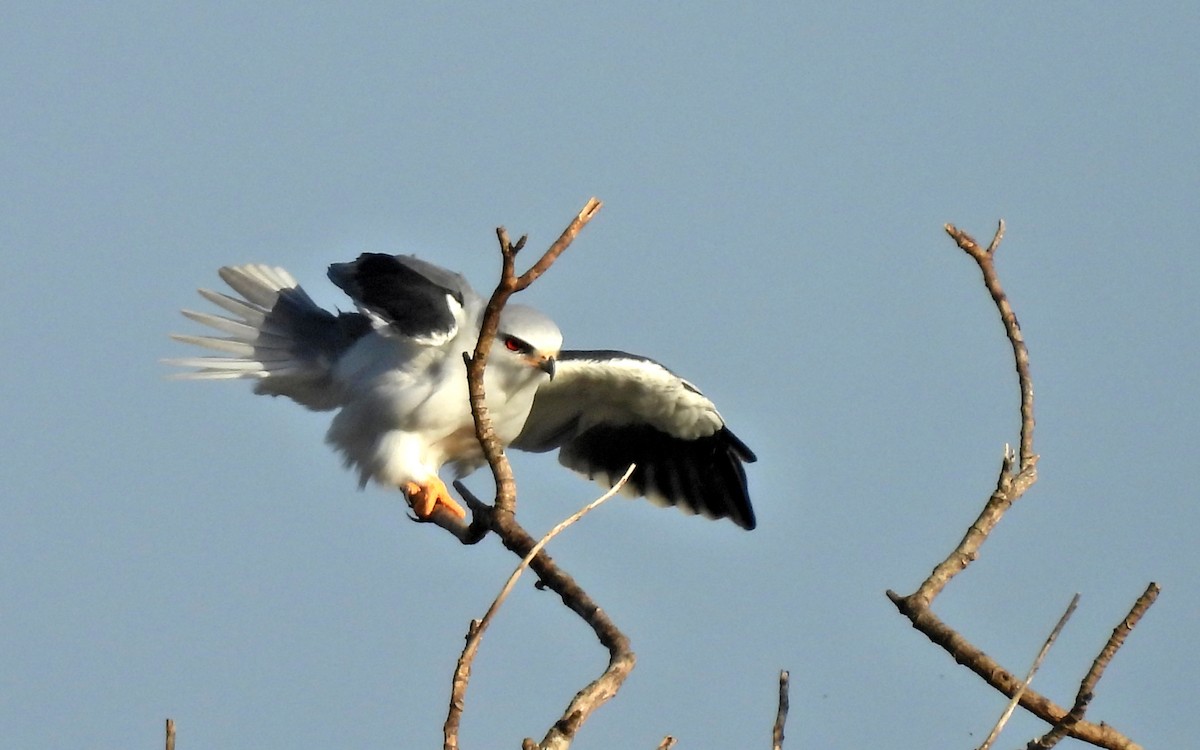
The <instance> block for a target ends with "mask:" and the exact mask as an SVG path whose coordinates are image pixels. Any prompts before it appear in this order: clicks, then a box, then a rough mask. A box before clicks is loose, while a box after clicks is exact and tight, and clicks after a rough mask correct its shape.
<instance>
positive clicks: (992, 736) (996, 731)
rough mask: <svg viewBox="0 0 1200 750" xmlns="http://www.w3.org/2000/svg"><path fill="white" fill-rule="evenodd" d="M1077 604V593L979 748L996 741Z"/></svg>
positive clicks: (986, 746)
mask: <svg viewBox="0 0 1200 750" xmlns="http://www.w3.org/2000/svg"><path fill="white" fill-rule="evenodd" d="M1077 606H1079V594H1075V596H1073V597H1071V603H1070V604H1068V605H1067V610H1066V611H1065V612H1063V615H1062V617H1060V618H1058V623H1057V624H1056V625H1055V626H1054V629H1053V630H1051V631H1050V635H1048V636H1046V642H1045V643H1043V644H1042V648H1041V650H1040V651H1038V655H1037V657H1036V658H1035V659H1034V660H1033V665H1032V666H1030V667H1029V673H1028V674H1026V675H1025V682H1023V683H1022V684H1021V687H1020V689H1019V690H1017V693H1016V695H1014V696H1013V697H1012V699H1011V700H1009V702H1008V705H1007V706H1005V707H1004V713H1002V714H1001V715H1000V720H999V721H997V722H996V726H994V727H992V731H991V732H990V733H989V734H988V736H987V739H985V740H984V741H983V744H982V745H980V746H979V750H988V748H990V747H991V746H992V743H993V742H995V741H996V738H997V737H999V736H1000V732H1002V731H1004V725H1005V724H1007V723H1008V720H1009V718H1010V717H1012V715H1013V711H1015V710H1016V709H1017V704H1018V703H1020V702H1021V696H1022V695H1024V694H1025V691H1026V690H1027V689H1029V684H1030V683H1031V682H1033V676H1034V675H1035V674H1037V671H1038V669H1040V668H1041V666H1042V662H1043V661H1045V659H1046V654H1048V653H1050V647H1051V646H1053V645H1054V642H1055V641H1056V640H1058V634H1059V633H1061V632H1062V629H1063V628H1064V627H1066V625H1067V620H1070V619H1071V615H1073V614H1075V608H1076V607H1077Z"/></svg>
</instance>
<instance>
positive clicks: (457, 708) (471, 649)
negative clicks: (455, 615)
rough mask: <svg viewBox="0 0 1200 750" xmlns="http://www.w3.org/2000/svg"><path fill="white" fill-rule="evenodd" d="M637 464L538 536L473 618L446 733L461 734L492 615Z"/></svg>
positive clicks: (452, 694) (452, 690) (616, 489)
mask: <svg viewBox="0 0 1200 750" xmlns="http://www.w3.org/2000/svg"><path fill="white" fill-rule="evenodd" d="M635 468H636V465H634V464H630V465H629V469H627V470H626V471H625V474H624V475H623V476H622V477H621V478H620V479H618V480H617V482H616V484H614V485H613V486H612V488H611V489H609V490H608V491H607V492H605V493H604V494H603V495H601V496H600V497H598V498H596V499H595V500H593V501H591V502H590V503H588V504H587V505H585V506H583V507H582V508H580V509H579V510H577V511H576V512H574V513H572V514H571V515H570V516H569V517H567V518H566V519H565V520H563V521H562V522H561V523H559V524H558V525H557V526H555V527H554V528H552V529H550V531H548V532H547V533H546V535H545V536H543V537H542V538H541V539H540V540H538V543H537V544H535V545H534V546H533V548H532V549H531V550H529V552H527V553H526V554H525V556H524V557H522V558H521V562H520V564H519V565H517V567H516V569H515V570H513V572H512V574H511V575H510V576H509V577H508V580H507V581H505V582H504V585H503V586H502V587H501V588H500V593H499V594H497V595H496V598H495V599H493V600H492V604H491V606H489V607H488V608H487V612H485V613H484V615H483V617H481V618H480V619H478V620H472V621H471V625H470V627H469V628H468V630H467V643H466V645H465V646H463V650H462V654H460V655H459V657H458V663H457V664H456V665H455V668H454V679H453V680H452V683H451V688H450V711H449V712H448V713H447V715H446V723H445V724H444V725H443V727H442V730H443V734H444V735H445V736H451V735H453V736H457V734H458V726H459V723H460V722H461V720H462V712H463V708H464V702H465V699H466V694H467V684H468V683H469V682H470V680H471V665H472V664H474V662H475V655H476V653H478V651H479V643H480V641H481V640H482V639H483V634H484V631H486V630H487V628H488V626H489V625H491V622H492V619H493V618H494V617H495V615H496V612H497V611H498V610H499V609H500V605H501V604H503V603H504V600H505V599H507V598H508V595H509V593H510V592H511V591H512V589H513V586H515V585H516V584H517V579H519V578H520V577H521V574H522V573H524V572H525V570H526V569H527V568H528V567H529V564H530V562H531V561H532V560H533V558H534V556H535V555H537V554H538V553H539V552H541V551H542V548H543V547H545V546H546V545H547V544H548V543H549V542H550V540H551V539H553V538H554V537H556V536H558V535H559V533H560V532H562V531H563V530H564V529H566V528H567V527H568V526H570V525H572V524H574V523H575V522H576V521H578V520H579V519H581V518H583V517H584V516H585V515H587V514H588V513H590V512H591V511H593V510H594V509H596V508H598V507H599V506H600V505H601V504H602V503H604V502H606V501H607V500H609V499H610V498H612V497H613V496H614V495H616V494H617V493H619V492H620V491H621V488H622V487H624V486H625V483H626V482H628V481H629V477H631V476H632V475H633V471H634V469H635Z"/></svg>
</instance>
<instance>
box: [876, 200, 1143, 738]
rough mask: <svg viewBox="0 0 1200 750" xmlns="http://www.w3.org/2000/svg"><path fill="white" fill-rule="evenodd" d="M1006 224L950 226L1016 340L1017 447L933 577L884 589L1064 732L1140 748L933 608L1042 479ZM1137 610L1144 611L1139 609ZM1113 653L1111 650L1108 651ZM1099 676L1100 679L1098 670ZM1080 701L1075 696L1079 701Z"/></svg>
mask: <svg viewBox="0 0 1200 750" xmlns="http://www.w3.org/2000/svg"><path fill="white" fill-rule="evenodd" d="M1004 228H1005V227H1004V222H1003V221H1001V222H1000V223H999V226H998V227H997V229H996V233H995V235H994V236H993V237H992V241H991V242H990V243H989V244H988V246H987V247H986V248H982V247H980V245H979V244H978V243H977V242H976V241H975V240H974V239H973V238H972V237H971V236H970V235H968V234H967V233H966V232H963V231H961V230H959V229H958V228H956V227H954V226H953V225H950V224H947V225H946V233H947V234H949V235H950V236H951V237H952V238H953V239H954V241H955V243H956V244H957V245H958V246H959V248H961V249H962V250H963V251H964V252H966V253H967V254H968V255H970V256H971V258H972V259H974V260H975V262H976V264H978V266H979V269H980V272H981V273H982V274H983V282H984V286H986V287H987V290H988V293H989V294H990V295H991V297H992V301H993V302H994V303H995V305H996V309H997V311H998V312H999V313H1000V320H1001V323H1002V324H1003V325H1004V331H1005V335H1006V336H1007V338H1008V340H1009V343H1010V344H1011V345H1012V350H1013V362H1014V364H1015V366H1016V371H1017V379H1018V381H1019V388H1020V414H1021V428H1020V441H1019V443H1018V448H1017V450H1016V451H1013V450H1012V449H1011V448H1009V447H1008V446H1005V450H1004V458H1003V460H1002V461H1001V465H1000V474H999V477H998V478H997V480H996V488H995V490H994V491H993V492H992V494H991V496H990V497H989V498H988V500H987V503H985V505H984V508H983V510H982V511H981V512H980V514H979V516H978V518H976V519H975V521H974V522H973V523H972V524H971V526H970V527H969V528H968V529H967V532H966V533H965V534H964V535H963V538H962V540H961V541H960V542H959V544H958V546H956V547H955V548H954V550H953V551H952V552H951V553H950V554H949V555H948V556H947V557H946V559H945V560H943V561H942V562H940V563H939V564H938V565H937V566H936V567H935V568H934V569H933V571H932V572H931V573H930V574H929V577H928V578H926V579H925V580H924V581H923V582H922V583H921V585H920V586H919V587H918V588H917V590H916V591H914V592H913V593H912V594H909V595H908V596H901V595H899V594H897V593H896V592H894V591H891V590H889V591H888V592H887V596H888V598H889V599H891V601H892V603H893V604H895V605H896V608H897V609H898V610H899V611H900V612H901V614H903V615H904V616H905V617H907V618H908V619H909V621H911V622H912V625H913V627H914V628H916V629H917V630H919V631H920V632H921V633H923V634H924V635H925V636H926V637H927V638H929V640H931V641H933V642H934V643H936V644H937V645H939V646H941V647H942V648H943V649H945V650H946V651H947V652H948V653H949V654H950V655H951V656H953V657H954V659H955V661H957V662H958V663H960V664H962V665H964V666H966V667H967V668H968V669H970V670H971V671H973V672H975V673H976V674H977V675H979V676H980V677H981V678H983V680H984V681H985V682H987V684H989V685H991V686H992V687H994V688H995V689H997V690H999V691H1000V692H1002V693H1004V694H1005V695H1007V696H1009V697H1011V698H1013V699H1014V700H1015V701H1017V702H1018V703H1019V705H1020V706H1022V707H1023V708H1025V709H1026V710H1027V711H1029V712H1030V713H1032V714H1034V715H1035V716H1038V717H1039V718H1041V719H1042V720H1044V721H1046V722H1048V723H1050V724H1052V725H1055V726H1056V727H1058V726H1062V728H1063V729H1062V731H1064V732H1065V733H1067V734H1069V735H1070V736H1072V737H1075V738H1077V739H1080V740H1083V741H1085V742H1089V743H1091V744H1093V745H1097V746H1099V747H1104V748H1109V749H1110V750H1138V749H1139V746H1138V745H1137V744H1136V743H1135V742H1133V740H1131V739H1129V738H1128V737H1126V736H1125V735H1123V734H1121V733H1120V732H1118V731H1117V730H1115V729H1113V728H1112V727H1111V726H1109V725H1107V724H1103V723H1101V724H1093V723H1091V722H1088V721H1084V720H1083V718H1082V710H1080V711H1079V713H1078V715H1077V716H1072V715H1071V712H1069V711H1067V710H1066V709H1064V708H1062V707H1061V706H1058V705H1056V704H1055V703H1054V702H1052V701H1050V700H1049V699H1048V698H1046V697H1044V696H1042V695H1040V694H1039V693H1037V692H1036V691H1034V690H1033V689H1031V688H1028V687H1027V685H1026V684H1025V683H1023V682H1022V681H1020V680H1018V679H1017V678H1016V677H1015V676H1014V675H1012V674H1011V673H1010V672H1008V671H1007V670H1005V669H1004V668H1003V667H1001V666H1000V665H999V664H998V663H997V662H996V661H995V660H994V659H992V658H991V657H990V656H988V655H987V654H985V653H984V652H983V651H982V650H980V649H979V648H978V647H976V646H975V645H973V644H972V643H970V642H969V641H968V640H967V639H966V638H964V637H963V636H962V635H960V634H959V633H958V632H957V631H955V630H954V629H953V628H951V627H950V626H948V625H946V624H945V623H944V622H942V620H941V619H940V618H939V617H938V616H937V615H936V614H935V613H934V612H933V610H932V609H931V604H932V602H933V600H934V598H935V597H936V596H937V595H938V594H939V593H941V591H942V590H943V589H944V588H945V586H946V584H947V583H949V582H950V580H951V579H952V578H954V576H956V575H958V574H959V573H961V572H962V571H963V570H966V568H967V566H968V565H970V564H971V562H972V561H974V560H975V558H976V557H977V556H978V554H979V548H980V546H981V545H982V544H983V543H984V541H986V540H987V537H988V535H989V534H990V533H991V531H992V529H993V528H995V526H996V524H997V523H999V521H1000V519H1001V518H1002V517H1003V516H1004V513H1005V512H1006V511H1007V510H1008V509H1009V508H1010V507H1011V506H1012V504H1013V503H1014V502H1016V501H1017V500H1018V499H1020V498H1021V496H1022V495H1024V494H1025V492H1026V490H1028V489H1029V487H1031V486H1032V485H1033V483H1034V482H1036V481H1037V461H1038V456H1037V454H1036V453H1034V451H1033V428H1034V417H1033V380H1032V378H1031V377H1030V374H1029V351H1028V349H1027V348H1026V346H1025V339H1024V336H1023V335H1022V333H1021V326H1020V324H1019V323H1018V322H1017V316H1016V313H1014V312H1013V309H1012V305H1011V304H1010V303H1009V300H1008V296H1007V295H1006V294H1005V293H1004V289H1003V287H1002V286H1001V285H1000V278H999V276H998V275H997V273H996V267H995V263H994V259H995V254H996V250H997V248H998V247H999V246H1000V241H1001V239H1002V238H1003V236H1004ZM1139 601H1141V600H1139ZM1152 602H1153V596H1150V597H1149V598H1148V600H1147V601H1146V602H1145V604H1144V606H1143V607H1142V610H1141V611H1144V610H1145V607H1149V606H1150V603H1152ZM1135 609H1136V607H1135ZM1138 617H1140V612H1139V614H1138ZM1130 619H1132V622H1131V621H1130ZM1136 619H1137V618H1127V620H1126V623H1128V626H1129V627H1132V625H1133V623H1135V622H1136ZM1125 632H1126V633H1127V632H1128V631H1127V630H1126V631H1125ZM1114 636H1115V634H1114ZM1123 639H1124V635H1122V636H1121V639H1119V640H1118V641H1117V642H1115V643H1114V645H1113V649H1112V650H1113V651H1115V650H1116V648H1117V647H1119V645H1120V642H1119V641H1120V640H1123ZM1108 658H1111V654H1109V657H1108ZM1096 679H1099V675H1098V674H1097V676H1096ZM1085 682H1086V679H1085ZM1093 685H1094V682H1093ZM1081 690H1082V688H1081ZM1089 690H1090V688H1089ZM1079 703H1080V702H1079V701H1077V705H1078V704H1079ZM1083 705H1086V701H1084V702H1083Z"/></svg>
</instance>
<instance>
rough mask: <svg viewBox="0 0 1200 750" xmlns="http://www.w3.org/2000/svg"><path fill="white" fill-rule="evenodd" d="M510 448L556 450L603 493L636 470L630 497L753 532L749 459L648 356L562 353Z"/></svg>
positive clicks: (709, 410) (688, 389)
mask: <svg viewBox="0 0 1200 750" xmlns="http://www.w3.org/2000/svg"><path fill="white" fill-rule="evenodd" d="M512 445H513V447H514V448H518V449H520V450H527V451H535V452H541V451H549V450H554V449H555V448H558V449H559V455H558V460H559V462H560V463H562V464H563V465H564V466H566V467H568V468H570V469H573V470H575V471H578V472H579V473H581V474H584V475H585V476H587V477H589V478H591V479H595V480H598V481H600V482H601V483H603V484H605V485H607V486H611V485H612V484H613V483H614V482H615V481H616V480H617V479H618V478H619V477H621V476H622V475H623V474H624V473H625V470H626V469H628V468H629V464H631V463H635V464H637V468H636V469H635V470H634V473H633V475H632V476H631V477H630V481H629V483H628V484H626V486H625V488H624V491H625V492H626V494H635V495H645V496H646V497H647V498H648V499H649V500H652V501H654V502H657V503H660V504H665V505H675V506H678V507H679V508H680V509H682V510H684V511H686V512H689V513H699V514H701V515H704V516H708V517H709V518H729V519H731V520H732V521H733V522H734V523H736V524H738V525H739V526H741V527H743V528H746V529H752V528H754V526H755V519H754V511H753V509H752V508H751V506H750V497H749V492H748V490H747V486H746V472H745V467H744V464H746V463H751V462H753V461H754V460H755V456H754V453H753V452H752V451H751V450H750V449H749V448H748V447H747V446H746V444H745V443H743V442H742V441H741V440H739V439H738V437H737V436H736V435H734V434H733V433H732V432H731V431H730V430H729V429H728V428H727V427H726V426H725V424H724V421H723V420H722V419H721V417H720V415H719V414H718V413H717V410H716V407H715V406H713V403H712V402H711V401H710V400H708V399H707V398H705V397H704V395H703V394H701V393H700V391H699V389H697V388H696V387H695V386H694V385H692V384H691V383H689V382H687V381H686V380H684V379H683V378H681V377H679V376H678V375H676V374H675V373H673V372H671V371H670V370H668V369H667V368H666V367H664V366H662V365H661V364H659V363H658V362H655V361H654V360H652V359H648V358H646V357H640V356H637V355H633V354H627V353H625V352H619V351H611V350H596V351H564V352H562V353H561V354H560V355H559V358H558V369H557V372H556V373H555V377H554V379H553V380H551V381H549V382H547V383H545V384H544V385H542V386H541V387H540V388H539V389H538V392H537V396H536V397H535V398H534V403H533V409H532V410H531V412H530V414H529V418H528V419H527V420H526V422H525V426H524V428H523V429H522V432H521V434H520V435H519V436H518V437H517V439H516V440H515V441H514V442H513V443H512Z"/></svg>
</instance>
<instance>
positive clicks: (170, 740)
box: [166, 719, 175, 750]
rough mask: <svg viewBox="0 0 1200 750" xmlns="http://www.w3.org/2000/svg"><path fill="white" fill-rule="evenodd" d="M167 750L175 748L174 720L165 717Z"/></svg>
mask: <svg viewBox="0 0 1200 750" xmlns="http://www.w3.org/2000/svg"><path fill="white" fill-rule="evenodd" d="M166 747H167V750H175V720H174V719H167V745H166Z"/></svg>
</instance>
